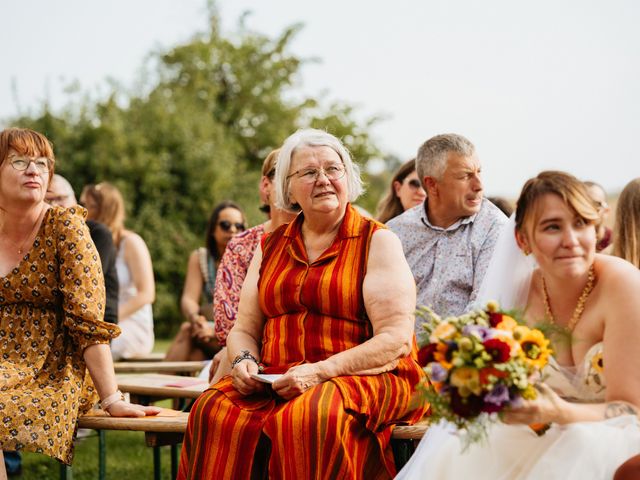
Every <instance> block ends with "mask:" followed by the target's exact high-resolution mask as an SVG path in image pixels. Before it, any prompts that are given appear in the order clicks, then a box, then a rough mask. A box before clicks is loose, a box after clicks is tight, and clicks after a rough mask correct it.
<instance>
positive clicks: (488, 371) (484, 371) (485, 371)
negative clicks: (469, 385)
mask: <svg viewBox="0 0 640 480" xmlns="http://www.w3.org/2000/svg"><path fill="white" fill-rule="evenodd" d="M479 373H480V385H486V384H488V383H489V375H493V376H494V377H497V378H506V377H508V376H509V374H508V373H507V372H503V371H502V370H498V369H497V368H494V367H485V368H481V369H480V372H479Z"/></svg>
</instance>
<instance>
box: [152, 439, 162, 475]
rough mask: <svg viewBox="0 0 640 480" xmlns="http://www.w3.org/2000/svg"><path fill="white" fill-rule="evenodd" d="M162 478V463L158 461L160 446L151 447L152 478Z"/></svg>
mask: <svg viewBox="0 0 640 480" xmlns="http://www.w3.org/2000/svg"><path fill="white" fill-rule="evenodd" d="M161 479H162V464H161V463H160V447H157V446H156V447H153V480H161Z"/></svg>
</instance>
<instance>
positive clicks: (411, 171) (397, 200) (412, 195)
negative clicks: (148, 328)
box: [377, 158, 427, 223]
mask: <svg viewBox="0 0 640 480" xmlns="http://www.w3.org/2000/svg"><path fill="white" fill-rule="evenodd" d="M426 198H427V193H426V192H425V191H424V188H422V183H421V182H420V179H419V178H418V173H417V172H416V159H415V158H412V159H411V160H409V161H408V162H405V163H404V164H403V165H401V166H400V168H398V170H397V171H396V173H395V174H394V175H393V178H391V186H390V187H389V192H388V193H387V195H386V196H385V197H384V198H383V199H382V200H381V201H380V203H379V204H378V217H377V220H378V221H379V222H381V223H387V222H388V221H389V220H391V219H392V218H394V217H397V216H398V215H400V214H401V213H402V212H404V211H405V210H407V209H409V208H411V207H415V206H416V205H420V204H421V203H422V202H424V200H425V199H426Z"/></svg>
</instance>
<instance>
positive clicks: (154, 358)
mask: <svg viewBox="0 0 640 480" xmlns="http://www.w3.org/2000/svg"><path fill="white" fill-rule="evenodd" d="M163 360H164V353H163V352H151V353H147V354H146V355H135V356H133V357H129V358H123V359H122V361H123V362H161V361H163Z"/></svg>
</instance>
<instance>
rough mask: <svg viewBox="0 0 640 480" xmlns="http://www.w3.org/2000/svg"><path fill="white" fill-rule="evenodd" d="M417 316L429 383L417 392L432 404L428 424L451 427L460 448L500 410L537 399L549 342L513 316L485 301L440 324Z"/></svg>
mask: <svg viewBox="0 0 640 480" xmlns="http://www.w3.org/2000/svg"><path fill="white" fill-rule="evenodd" d="M417 314H418V315H420V316H422V317H425V318H426V322H425V323H424V324H423V331H422V332H418V338H419V343H420V347H421V348H420V351H419V353H418V361H419V362H420V364H421V365H422V366H423V367H424V370H425V372H426V373H427V377H428V379H429V382H427V383H425V384H424V385H422V386H421V388H420V390H421V391H422V393H423V395H424V397H425V398H426V400H427V401H428V402H429V403H430V404H431V421H432V422H434V423H436V422H438V421H440V420H446V421H448V422H450V423H452V424H454V425H455V426H456V427H457V428H458V430H459V431H461V432H460V433H462V435H461V437H462V438H461V439H462V440H463V446H464V448H466V447H467V446H469V445H470V444H471V443H474V442H476V441H480V440H483V439H484V438H486V435H487V427H488V424H489V422H491V421H495V420H496V417H497V415H499V413H500V412H501V411H502V410H503V409H504V408H506V407H508V406H511V405H517V404H518V402H520V401H521V400H522V399H534V398H536V389H535V384H536V383H537V382H540V381H541V380H542V369H543V368H544V366H545V365H546V364H547V361H548V359H549V355H550V354H551V350H550V348H549V340H548V339H547V338H545V336H544V334H543V333H542V332H541V331H540V330H537V329H532V328H529V327H527V326H525V325H523V324H522V323H521V322H518V321H516V318H517V315H516V313H515V312H502V311H500V309H499V306H498V304H497V303H496V302H489V303H488V304H487V306H486V308H485V309H484V310H477V311H473V312H470V313H467V314H464V315H462V316H460V317H449V318H445V319H442V318H440V317H439V316H438V315H437V314H436V313H434V312H433V311H432V310H431V309H430V308H428V307H421V308H420V309H419V310H418V312H417ZM532 428H533V427H532ZM534 430H535V428H534Z"/></svg>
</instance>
